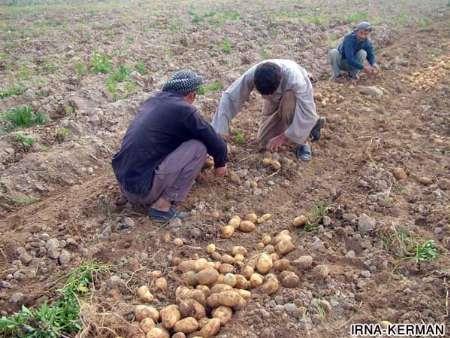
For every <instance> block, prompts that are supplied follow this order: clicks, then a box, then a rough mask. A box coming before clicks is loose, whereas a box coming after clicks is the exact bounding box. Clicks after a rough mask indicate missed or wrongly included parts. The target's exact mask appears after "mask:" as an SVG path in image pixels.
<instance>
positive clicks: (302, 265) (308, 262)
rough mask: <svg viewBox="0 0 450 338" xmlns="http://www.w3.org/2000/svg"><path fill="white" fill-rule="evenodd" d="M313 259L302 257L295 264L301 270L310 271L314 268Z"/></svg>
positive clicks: (307, 256)
mask: <svg viewBox="0 0 450 338" xmlns="http://www.w3.org/2000/svg"><path fill="white" fill-rule="evenodd" d="M312 262H313V258H312V257H311V256H309V255H306V256H300V257H299V258H297V259H296V260H295V261H294V262H293V263H294V264H295V265H297V266H298V268H299V269H301V270H306V269H309V268H310V267H311V266H312Z"/></svg>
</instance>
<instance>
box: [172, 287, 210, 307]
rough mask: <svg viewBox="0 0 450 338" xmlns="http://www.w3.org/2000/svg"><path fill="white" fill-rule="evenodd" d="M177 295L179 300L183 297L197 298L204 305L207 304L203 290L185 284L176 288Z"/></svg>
mask: <svg viewBox="0 0 450 338" xmlns="http://www.w3.org/2000/svg"><path fill="white" fill-rule="evenodd" d="M175 297H176V299H177V302H179V301H180V300H181V299H195V300H196V301H197V302H199V303H200V304H202V305H205V304H206V296H205V294H204V293H203V292H202V291H201V290H197V289H196V290H193V289H189V288H187V287H185V286H179V287H178V288H177V289H176V290H175Z"/></svg>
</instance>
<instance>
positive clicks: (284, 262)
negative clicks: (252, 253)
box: [273, 258, 291, 271]
mask: <svg viewBox="0 0 450 338" xmlns="http://www.w3.org/2000/svg"><path fill="white" fill-rule="evenodd" d="M290 267H291V263H290V262H289V260H288V259H286V258H282V259H279V260H277V261H276V262H274V263H273V268H274V269H275V271H284V270H288V269H289V268H290Z"/></svg>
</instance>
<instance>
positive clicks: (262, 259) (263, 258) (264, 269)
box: [256, 252, 273, 274]
mask: <svg viewBox="0 0 450 338" xmlns="http://www.w3.org/2000/svg"><path fill="white" fill-rule="evenodd" d="M272 266H273V262H272V257H270V256H269V255H268V254H267V253H265V252H263V253H262V254H260V255H259V257H258V260H257V262H256V270H257V271H258V272H259V273H261V274H266V273H268V272H269V271H270V269H272Z"/></svg>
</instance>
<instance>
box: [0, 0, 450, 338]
mask: <svg viewBox="0 0 450 338" xmlns="http://www.w3.org/2000/svg"><path fill="white" fill-rule="evenodd" d="M1 8H2V11H1V14H0V15H1V17H2V19H4V20H2V22H3V23H2V26H1V31H0V34H1V35H2V44H3V46H2V47H3V48H2V50H3V51H4V52H2V53H1V54H0V56H1V58H0V78H1V83H2V88H3V89H5V88H11V86H14V85H17V84H20V86H21V87H23V90H22V93H20V94H19V95H15V96H9V97H4V98H2V99H1V100H0V110H1V111H6V110H8V109H10V108H12V107H16V106H19V105H25V104H26V105H29V106H31V107H32V108H33V109H34V110H36V111H42V112H45V113H46V114H48V115H49V117H50V121H49V122H48V123H46V124H44V125H41V126H34V127H31V128H27V129H24V130H23V131H22V132H23V133H26V135H28V136H30V137H32V138H33V139H34V140H35V142H34V144H32V146H31V147H26V148H24V147H23V145H22V144H20V143H18V142H17V137H16V136H15V135H16V133H17V132H16V131H13V132H8V133H6V132H4V133H3V134H0V168H1V177H0V215H1V216H2V218H1V220H0V234H1V237H0V309H1V311H2V314H8V313H12V312H14V311H17V310H18V309H19V308H20V306H21V305H22V304H25V305H27V306H34V305H36V304H40V303H43V302H44V301H46V300H51V299H53V297H54V295H55V290H56V289H57V287H58V283H60V281H61V277H63V276H64V275H65V274H66V273H67V271H69V270H70V269H71V268H73V267H75V266H77V265H79V264H80V263H81V262H82V261H85V260H89V259H96V260H99V261H102V262H106V263H108V264H111V265H112V268H111V272H110V275H106V276H103V277H104V279H103V280H101V281H98V283H97V284H98V285H96V290H95V292H93V296H92V299H91V300H90V302H88V303H89V306H87V307H86V309H85V323H86V331H85V332H84V333H85V334H86V336H108V335H110V336H113V335H112V333H111V331H108V330H105V329H102V328H101V325H99V323H100V322H104V323H108V325H109V327H110V328H111V329H115V330H116V331H117V332H116V333H117V335H119V334H121V335H125V336H126V335H129V336H131V335H132V332H134V333H136V332H135V331H136V330H135V329H134V327H135V326H136V325H135V323H133V320H134V317H133V316H132V308H133V307H132V306H133V305H134V304H139V302H140V300H139V299H138V298H137V297H136V288H137V287H139V286H141V285H143V284H148V285H149V286H150V287H151V289H152V292H153V293H154V295H155V297H156V300H155V301H154V304H155V306H156V307H157V308H160V307H162V306H164V305H166V304H170V303H173V302H174V299H175V289H176V288H177V287H178V286H179V285H180V284H181V283H182V280H181V279H180V274H179V273H178V272H177V271H176V270H177V269H176V263H178V261H179V260H181V259H183V260H184V259H191V258H201V257H204V258H209V255H208V253H207V252H206V250H205V247H206V245H208V244H209V243H215V245H216V247H217V248H219V252H220V253H221V254H224V253H225V252H228V251H230V250H231V248H232V247H233V246H235V245H241V246H244V247H246V248H247V250H248V252H249V254H248V256H247V258H246V260H245V262H247V259H248V258H250V257H252V256H253V255H256V254H259V253H260V252H261V251H263V250H264V251H272V250H273V248H270V247H269V248H268V247H267V246H265V247H264V246H263V247H262V246H261V244H259V243H260V242H261V240H262V237H263V234H269V235H270V236H272V237H274V236H275V235H276V234H278V233H279V232H280V231H281V230H283V229H288V228H289V229H290V233H291V236H292V241H293V243H294V244H295V250H293V251H291V252H289V253H288V254H287V255H286V256H285V258H287V259H289V261H290V262H291V266H290V267H289V270H291V271H292V272H294V273H295V274H296V275H297V276H298V277H299V280H298V282H297V283H296V284H295V285H294V287H289V288H286V287H284V286H281V287H280V288H279V290H278V291H277V292H276V293H274V294H272V295H270V296H268V295H266V294H264V292H261V291H260V290H258V289H257V288H256V289H252V295H251V299H249V300H248V301H247V305H246V306H245V307H244V308H242V309H241V310H239V311H236V312H235V313H234V315H233V318H232V320H231V321H230V322H228V323H227V324H225V325H224V326H223V327H222V328H221V330H220V333H219V336H222V337H275V336H281V337H289V336H294V337H302V336H312V337H330V336H339V337H340V336H342V337H345V336H348V332H349V325H350V324H351V323H357V322H381V321H390V322H393V323H397V322H426V323H428V322H437V323H444V322H447V323H448V311H449V309H448V279H449V274H450V271H449V266H450V264H449V263H450V261H449V256H448V253H449V250H450V237H449V235H450V224H449V222H450V219H449V217H450V209H449V193H450V174H449V172H450V171H449V164H450V163H449V158H450V157H449V152H450V141H449V133H450V129H449V125H450V123H449V97H450V96H449V90H450V89H449V84H450V82H449V79H450V76H449V75H450V57H449V55H450V54H449V41H450V37H449V31H450V30H449V24H448V23H449V22H450V20H449V19H450V18H449V12H448V7H446V1H428V2H426V3H423V2H418V1H417V2H416V1H411V2H405V3H401V4H399V3H398V2H389V1H381V2H377V3H376V4H371V5H370V7H368V5H367V4H364V3H362V2H359V1H333V2H328V1H304V2H301V3H300V4H299V3H298V2H294V1H279V2H276V3H272V2H268V1H258V2H255V3H250V2H249V3H243V2H241V1H226V2H225V1H215V2H210V1H195V2H192V1H180V2H170V3H162V2H159V1H155V2H153V1H152V2H144V1H128V2H123V1H121V2H119V1H117V2H115V1H106V2H98V3H97V2H95V3H92V2H86V1H74V2H71V3H70V4H69V5H68V4H65V3H64V2H55V4H53V5H52V6H51V7H50V6H49V5H42V4H38V5H35V4H34V5H20V1H19V5H14V6H6V5H2V6H1ZM69 12H70V13H71V15H70V16H69V15H68V14H67V13H69ZM174 14H175V15H174ZM364 18H368V19H369V20H370V21H372V22H374V23H375V24H376V30H375V32H374V36H373V38H374V41H375V43H376V46H377V52H378V53H377V54H378V58H379V63H380V65H381V68H382V72H381V74H380V75H379V76H378V77H377V78H374V79H368V78H363V79H361V80H360V81H359V83H357V84H350V83H346V84H336V83H330V82H328V81H327V72H328V69H327V65H326V51H327V48H328V47H329V46H332V45H334V44H335V43H336V40H337V39H338V37H339V36H340V35H342V34H343V33H345V32H346V31H347V30H348V29H349V28H350V27H351V25H352V23H354V22H356V21H358V20H360V19H364ZM94 52H99V53H104V54H106V55H108V56H109V57H110V61H111V65H112V68H113V69H116V68H117V67H119V66H120V65H127V66H128V67H129V68H130V72H129V74H128V76H127V78H126V79H125V80H124V81H121V82H120V81H119V82H117V83H116V87H114V86H111V85H110V84H111V82H110V80H109V77H110V75H108V74H93V71H92V69H91V65H92V55H93V53H94ZM268 57H285V58H292V59H294V60H296V61H298V62H299V63H300V64H302V65H303V66H304V67H305V68H307V69H308V70H309V71H310V72H311V73H312V74H313V75H314V76H315V78H317V79H318V81H317V82H316V83H315V84H314V85H315V97H316V103H317V106H318V111H319V113H320V114H321V115H323V116H325V117H326V118H327V125H326V128H325V130H324V132H323V137H322V139H321V140H320V142H318V143H317V144H314V145H313V151H314V159H313V161H311V162H310V163H299V162H297V161H296V160H295V158H294V156H293V154H292V152H291V149H286V151H284V152H280V153H279V154H260V153H257V152H256V146H255V145H254V144H253V141H252V140H253V139H254V137H255V135H256V131H257V128H258V125H257V124H256V123H255V122H254V121H257V120H258V116H259V114H260V107H261V99H260V98H259V97H257V96H256V95H254V96H253V97H252V99H251V101H250V102H249V104H248V105H247V106H246V108H245V110H244V111H243V112H242V113H241V115H240V116H239V118H237V119H236V121H234V122H233V131H234V133H235V135H238V136H239V137H234V139H233V140H232V141H231V142H230V150H231V154H230V158H231V162H230V168H231V173H230V175H229V177H227V178H225V179H214V178H213V177H210V178H209V179H208V180H207V181H206V182H198V184H196V185H195V187H194V190H193V192H192V193H191V194H190V196H189V199H188V201H187V202H186V203H185V205H184V206H183V207H184V208H185V209H186V210H187V211H189V213H190V216H189V217H188V218H187V219H186V220H184V221H182V222H172V223H171V224H170V225H168V226H167V227H163V228H161V227H160V226H159V225H157V224H154V223H152V222H151V221H150V220H149V219H148V218H147V217H146V216H145V215H144V214H142V213H141V211H140V210H133V209H132V208H130V207H128V206H126V207H121V208H118V207H116V206H115V203H114V201H115V199H116V198H117V196H118V191H117V187H116V185H115V181H114V178H113V176H112V172H111V169H110V166H109V162H110V158H111V156H112V154H113V153H114V152H115V150H116V149H117V147H118V144H119V142H120V140H121V135H123V133H124V131H125V129H126V127H127V125H128V123H129V121H130V119H131V118H132V116H133V114H134V112H135V109H136V107H137V106H138V105H139V103H140V102H142V101H143V100H144V99H145V98H146V97H147V96H148V95H149V92H151V91H152V90H154V89H157V88H159V86H160V84H161V83H162V82H163V81H164V79H166V78H167V75H168V73H169V72H171V71H173V70H176V69H178V68H182V67H183V68H184V67H189V68H192V69H195V70H198V71H199V72H200V73H202V74H203V75H204V76H205V78H206V80H207V82H208V83H210V84H211V83H212V84H214V86H209V87H208V88H209V89H208V90H206V92H205V94H204V95H202V96H200V97H199V100H198V102H197V103H196V104H197V106H198V107H199V109H201V111H202V112H203V113H204V115H205V116H206V117H207V118H210V116H211V115H212V113H213V112H214V110H215V107H216V105H217V102H218V98H219V96H220V87H225V86H227V85H228V84H230V83H231V82H232V81H233V79H235V78H236V77H237V76H238V74H240V72H242V71H244V70H245V69H247V68H248V67H249V66H250V65H251V64H253V63H254V62H257V61H259V60H261V59H264V58H268ZM217 84H218V85H217ZM242 141H244V142H242ZM242 143H244V144H242ZM268 157H270V158H272V159H273V160H276V161H279V163H280V164H281V168H278V166H275V167H274V166H271V165H267V162H268V161H267V160H266V161H263V159H264V158H268ZM325 209H326V210H327V211H326V212H325V211H324V210H325ZM252 212H254V213H256V214H257V215H258V216H261V215H263V214H266V213H270V214H272V215H273V216H272V218H271V219H269V220H267V221H265V222H262V223H261V224H259V225H257V229H256V231H253V232H250V233H242V232H236V233H234V235H233V236H232V237H231V238H230V239H223V238H222V236H221V227H222V226H223V225H224V224H226V223H227V222H228V221H229V220H230V218H231V217H232V216H234V215H240V216H241V217H244V215H246V214H248V213H252ZM314 213H315V214H320V217H318V218H317V224H316V225H317V226H315V227H313V228H312V229H307V230H311V231H306V230H305V228H303V227H300V228H297V227H293V226H292V222H293V220H294V218H295V217H297V216H299V215H302V214H303V215H308V216H310V217H312V215H313V214H314ZM175 238H180V239H182V241H183V244H182V245H179V244H180V243H177V241H175V242H174V239H175ZM428 240H433V241H434V243H435V245H436V247H437V249H438V252H439V256H438V258H437V259H436V260H431V261H423V262H420V263H417V262H416V261H414V259H411V258H408V256H409V255H410V254H411V250H410V248H409V247H408V248H407V246H408V245H409V244H411V243H413V245H417V244H422V243H425V242H426V241H428ZM177 244H178V245H177ZM305 257H309V258H305ZM216 258H217V257H216ZM305 261H306V262H307V263H304V262H305ZM235 268H236V269H238V268H239V267H238V264H237V263H236V264H235ZM155 271H160V272H161V275H162V276H164V277H165V278H166V279H167V281H168V289H167V290H165V291H157V290H156V289H155V285H154V280H155V276H157V275H158V273H155ZM277 275H278V278H279V279H280V282H281V279H282V278H281V276H280V275H279V274H277ZM94 313H95V314H104V316H103V317H102V318H100V319H99V316H95V315H94ZM111 316H113V317H112V318H116V319H115V320H111ZM114 316H116V317H114ZM117 318H121V319H120V320H117ZM112 323H114V325H113V324H112ZM96 324H97V325H96Z"/></svg>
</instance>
